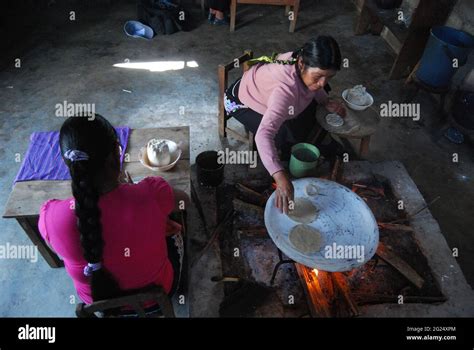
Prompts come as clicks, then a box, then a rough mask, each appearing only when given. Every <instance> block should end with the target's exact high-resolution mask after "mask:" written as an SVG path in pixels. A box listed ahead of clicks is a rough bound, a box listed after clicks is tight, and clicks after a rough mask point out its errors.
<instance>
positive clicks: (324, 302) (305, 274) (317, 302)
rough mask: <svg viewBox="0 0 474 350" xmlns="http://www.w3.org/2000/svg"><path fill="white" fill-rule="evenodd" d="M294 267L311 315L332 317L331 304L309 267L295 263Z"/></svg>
mask: <svg viewBox="0 0 474 350" xmlns="http://www.w3.org/2000/svg"><path fill="white" fill-rule="evenodd" d="M295 267H296V271H297V272H298V276H299V277H300V281H301V285H302V286H303V291H304V293H305V295H306V300H307V302H308V307H309V312H310V314H311V316H312V317H323V318H324V317H332V316H333V315H332V312H331V305H330V304H329V302H328V299H327V298H326V296H325V294H324V292H323V290H322V288H321V285H320V283H319V280H318V278H316V276H314V275H313V272H312V270H311V269H309V268H307V267H306V266H304V265H301V264H298V263H296V264H295Z"/></svg>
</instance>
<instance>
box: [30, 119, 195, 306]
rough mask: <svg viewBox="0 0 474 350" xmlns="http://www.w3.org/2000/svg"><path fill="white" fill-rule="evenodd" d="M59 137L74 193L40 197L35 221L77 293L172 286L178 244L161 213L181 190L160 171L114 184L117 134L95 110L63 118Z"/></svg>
mask: <svg viewBox="0 0 474 350" xmlns="http://www.w3.org/2000/svg"><path fill="white" fill-rule="evenodd" d="M59 142H60V147H61V152H62V154H63V160H64V162H65V163H66V165H67V166H68V168H69V171H70V174H71V178H72V193H73V196H74V197H73V198H69V199H66V200H56V199H53V200H49V201H48V202H46V203H45V204H43V206H42V208H41V210H40V219H39V224H38V226H39V230H40V232H41V234H42V236H43V238H44V239H45V241H46V242H47V243H48V244H49V245H50V246H51V248H52V249H53V250H54V251H55V252H56V253H57V254H58V255H59V256H61V257H62V259H63V261H64V265H65V268H66V271H67V273H68V274H69V275H70V276H71V278H72V280H73V282H74V286H75V288H76V290H77V293H78V295H79V297H80V298H81V299H82V300H83V301H84V302H85V303H89V304H90V303H92V302H93V301H97V300H101V299H106V298H111V297H117V296H120V295H124V294H125V293H126V291H130V290H135V289H140V288H144V287H147V286H149V285H159V286H162V287H163V289H164V290H165V291H166V292H167V293H169V294H171V293H173V292H174V291H175V290H176V288H177V285H178V282H179V276H180V270H181V266H180V262H182V248H183V247H182V239H181V238H180V235H179V234H177V235H173V236H171V234H169V237H167V232H166V231H167V226H169V225H170V222H169V219H168V215H169V214H170V213H171V212H172V211H173V210H177V208H178V203H179V201H181V200H186V195H185V194H184V193H183V192H181V191H177V190H173V189H172V188H171V187H170V185H168V183H167V182H166V181H165V180H163V179H162V178H160V177H148V178H146V179H144V180H142V181H141V182H140V183H138V184H131V183H126V184H125V183H120V181H119V175H120V152H121V150H120V144H119V141H118V137H117V135H116V133H115V129H114V128H113V127H112V125H111V124H110V123H109V122H108V121H107V120H106V119H105V118H103V117H102V116H100V115H98V114H96V115H95V119H94V120H88V119H87V118H81V117H71V118H69V119H67V120H66V121H65V122H64V124H63V126H62V127H61V131H60V138H59ZM168 231H169V230H168ZM171 233H176V230H174V231H173V232H171ZM179 253H181V256H180V254H179Z"/></svg>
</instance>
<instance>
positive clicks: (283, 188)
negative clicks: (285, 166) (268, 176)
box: [273, 170, 294, 214]
mask: <svg viewBox="0 0 474 350" xmlns="http://www.w3.org/2000/svg"><path fill="white" fill-rule="evenodd" d="M273 178H274V179H275V182H276V186H277V188H276V190H275V206H276V207H277V208H278V209H279V210H280V212H281V213H285V214H288V206H289V203H290V201H293V200H294V188H293V184H292V183H291V181H290V178H289V177H288V174H287V173H286V172H285V171H284V170H280V171H278V172H276V173H275V174H273Z"/></svg>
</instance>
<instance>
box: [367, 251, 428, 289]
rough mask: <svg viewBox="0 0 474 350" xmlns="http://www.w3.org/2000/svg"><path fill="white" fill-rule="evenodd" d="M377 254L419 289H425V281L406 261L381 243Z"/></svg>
mask: <svg viewBox="0 0 474 350" xmlns="http://www.w3.org/2000/svg"><path fill="white" fill-rule="evenodd" d="M376 254H377V255H378V256H379V257H381V258H382V259H383V260H385V261H386V262H387V263H388V264H390V265H391V266H393V267H394V268H395V269H396V270H397V271H398V272H400V273H401V274H402V275H403V276H405V278H406V279H408V280H409V281H410V282H411V283H413V284H414V285H415V286H416V287H417V288H418V289H421V287H423V284H424V283H425V280H424V279H423V278H422V277H421V276H420V275H419V274H418V273H417V272H416V271H415V270H414V269H413V268H412V267H411V266H410V265H409V264H408V263H407V262H406V261H405V260H403V259H402V258H400V257H399V256H398V255H396V254H395V253H394V252H393V251H392V250H391V249H389V248H387V247H386V246H385V244H383V243H382V242H379V246H378V248H377V252H376Z"/></svg>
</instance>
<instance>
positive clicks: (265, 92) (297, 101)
mask: <svg viewBox="0 0 474 350" xmlns="http://www.w3.org/2000/svg"><path fill="white" fill-rule="evenodd" d="M291 54H292V53H291V52H287V53H283V54H280V55H279V56H278V59H282V60H287V59H290V58H291ZM238 96H239V100H240V101H241V102H242V103H243V104H244V105H245V106H247V107H249V108H251V109H253V110H254V111H256V112H258V113H260V114H262V115H263V118H262V121H261V123H260V126H259V127H258V130H257V133H256V135H255V143H256V144H257V148H258V151H259V154H260V158H261V159H262V162H263V165H264V166H265V168H266V169H267V170H268V172H269V173H270V175H273V174H275V173H276V172H278V171H280V170H282V169H283V166H282V164H281V163H280V160H279V158H278V151H277V149H276V146H275V136H276V135H277V133H278V130H279V129H280V127H281V126H282V124H283V123H284V122H285V121H287V120H289V119H293V118H296V117H297V116H298V115H299V114H300V113H301V112H303V111H304V110H305V109H306V107H308V106H309V104H310V103H311V101H312V100H313V99H315V100H316V101H317V102H318V103H324V102H325V101H326V99H327V94H326V91H324V89H319V90H317V91H311V90H309V89H308V88H307V87H306V85H305V84H304V83H303V81H302V80H301V78H300V77H299V76H298V73H297V71H296V66H295V65H283V64H258V65H255V66H253V67H252V68H251V69H249V70H248V71H247V72H245V73H244V75H243V77H242V81H241V82H240V87H239V92H238ZM315 118H316V117H315Z"/></svg>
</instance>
